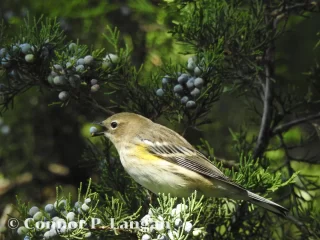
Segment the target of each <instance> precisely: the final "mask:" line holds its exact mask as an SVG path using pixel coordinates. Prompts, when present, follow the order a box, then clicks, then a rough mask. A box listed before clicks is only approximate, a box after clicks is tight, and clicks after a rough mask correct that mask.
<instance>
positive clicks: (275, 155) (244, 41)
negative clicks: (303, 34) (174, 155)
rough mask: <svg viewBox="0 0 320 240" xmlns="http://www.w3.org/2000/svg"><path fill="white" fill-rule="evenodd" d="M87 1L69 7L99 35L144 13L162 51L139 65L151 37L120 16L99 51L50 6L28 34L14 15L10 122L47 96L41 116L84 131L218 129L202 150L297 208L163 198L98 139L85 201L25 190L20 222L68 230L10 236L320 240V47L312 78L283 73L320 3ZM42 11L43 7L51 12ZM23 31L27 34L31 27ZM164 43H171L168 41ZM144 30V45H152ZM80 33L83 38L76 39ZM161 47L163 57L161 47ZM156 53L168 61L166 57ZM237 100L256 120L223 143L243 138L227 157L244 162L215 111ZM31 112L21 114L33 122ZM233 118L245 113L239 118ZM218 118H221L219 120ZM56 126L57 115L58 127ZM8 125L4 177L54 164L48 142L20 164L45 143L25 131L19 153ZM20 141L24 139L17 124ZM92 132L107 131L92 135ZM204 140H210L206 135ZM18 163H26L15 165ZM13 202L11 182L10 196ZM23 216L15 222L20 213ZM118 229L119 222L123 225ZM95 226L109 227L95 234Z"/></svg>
mask: <svg viewBox="0 0 320 240" xmlns="http://www.w3.org/2000/svg"><path fill="white" fill-rule="evenodd" d="M79 2H81V1H77V0H74V1H71V2H70V1H68V4H66V3H63V2H61V4H62V5H63V6H66V12H65V16H64V17H70V16H72V17H75V18H80V19H83V21H84V23H86V24H87V25H86V24H84V25H86V26H88V25H90V23H92V21H94V20H93V19H94V18H99V19H100V18H101V16H102V15H103V14H104V13H108V14H109V13H110V14H111V16H112V13H114V14H116V13H117V10H120V11H124V14H123V16H124V18H125V16H127V15H126V12H125V11H129V10H128V9H132V10H133V11H134V12H133V13H132V16H133V17H132V19H130V20H132V22H134V23H135V22H139V24H140V23H142V24H141V26H140V25H139V27H140V28H141V29H142V28H143V27H144V28H147V29H149V31H145V32H146V33H145V34H146V35H148V37H147V40H148V41H149V42H146V45H147V47H146V48H147V49H148V47H149V52H148V54H149V55H148V56H146V57H145V59H143V60H144V61H140V62H139V61H134V59H137V58H138V57H137V56H138V55H139V54H138V53H139V50H140V49H139V44H138V43H137V42H139V41H137V40H136V39H132V38H131V39H130V37H129V36H128V35H126V34H122V29H120V28H118V27H117V21H116V20H117V18H114V19H113V20H114V21H110V22H104V23H106V25H107V26H106V27H105V26H104V32H103V33H102V34H100V35H101V36H96V35H92V38H95V37H96V39H97V41H96V45H94V46H91V45H90V44H91V43H92V42H90V41H89V42H88V43H85V44H82V40H81V38H80V37H81V36H76V35H74V36H73V35H72V34H69V35H68V31H67V30H66V29H64V31H63V30H62V28H63V24H62V23H61V21H60V23H59V22H58V21H57V19H55V18H52V15H51V16H50V14H53V13H46V11H45V10H44V12H43V14H44V16H43V17H40V18H37V17H33V16H31V15H30V16H28V17H26V18H25V21H24V22H23V24H22V22H21V21H20V20H19V18H18V19H16V20H15V21H17V23H18V24H15V21H14V19H13V20H12V21H11V22H10V23H8V22H3V23H2V25H1V27H0V29H1V30H0V63H1V64H0V107H1V108H0V111H1V114H2V115H3V116H4V117H5V116H6V114H9V113H10V111H14V110H15V108H16V105H14V103H15V104H18V108H19V102H21V101H22V102H23V96H24V95H25V94H28V93H31V94H30V95H28V96H33V95H37V94H38V95H40V94H41V96H47V98H42V100H43V101H44V102H42V105H39V107H37V104H34V106H33V107H32V109H36V110H37V111H39V112H40V115H41V114H42V115H44V114H43V112H41V111H43V110H40V107H41V109H44V108H45V109H55V108H56V107H57V106H60V107H61V108H59V109H58V111H59V112H60V114H61V112H62V113H63V112H65V113H70V116H69V117H70V119H68V121H69V120H70V122H72V123H74V122H81V121H82V123H83V122H84V120H81V117H78V115H79V116H80V115H83V113H84V112H85V114H88V115H90V118H91V119H93V118H95V120H98V118H106V117H107V116H109V115H112V114H114V113H116V112H123V111H128V112H135V113H138V114H141V115H143V116H146V117H148V118H150V119H152V120H153V121H156V122H161V123H163V124H165V125H170V127H171V128H176V130H177V131H179V132H180V133H181V134H182V135H184V136H186V137H187V138H188V133H189V131H190V129H191V131H195V130H198V129H199V128H201V129H203V130H205V131H207V132H210V136H209V137H208V138H209V139H208V140H203V139H202V140H201V141H193V142H192V143H195V144H194V145H195V147H196V148H197V149H198V150H199V151H200V152H202V153H203V154H204V155H206V156H207V157H208V158H209V159H210V160H211V161H212V162H213V163H214V164H215V165H216V166H218V167H219V169H221V170H222V171H223V172H224V173H225V174H226V175H227V176H229V177H230V178H231V179H233V180H234V182H236V183H238V184H240V185H242V186H243V187H245V188H247V189H250V191H252V192H255V193H257V194H259V195H261V196H264V197H266V198H272V199H273V201H275V202H277V203H279V204H281V205H283V206H285V207H287V208H288V209H290V216H289V217H288V218H280V217H279V216H276V215H274V214H273V213H269V212H266V211H264V210H261V209H259V208H257V207H256V206H254V205H252V204H249V203H247V202H242V201H235V200H231V199H206V198H203V197H201V196H197V193H196V192H195V193H194V194H193V195H192V196H190V197H189V198H187V199H177V198H172V197H170V196H167V195H164V194H161V193H160V194H159V195H158V196H155V195H154V194H152V193H150V192H148V191H147V190H146V189H144V188H142V187H141V186H139V185H138V184H137V183H136V182H134V181H133V179H132V178H130V177H129V176H128V175H127V173H126V172H125V171H124V169H123V167H122V166H121V164H120V160H119V156H118V154H117V152H116V150H115V149H114V148H113V146H112V144H111V143H110V142H109V141H108V140H106V139H100V140H99V141H98V140H96V139H94V140H89V139H86V141H82V142H81V144H80V143H79V145H81V146H82V148H81V149H76V150H75V151H76V152H77V153H78V155H77V156H80V155H81V156H82V157H81V160H79V159H78V158H77V157H76V156H74V155H73V156H72V154H74V152H73V153H72V154H70V155H71V156H72V157H70V155H68V158H72V159H69V161H73V162H77V164H78V163H79V165H81V166H82V167H84V168H85V171H87V172H90V173H91V172H92V173H93V174H92V175H93V180H92V179H91V178H90V179H89V180H88V181H87V182H84V183H83V184H82V183H79V182H77V184H78V185H79V184H80V187H79V188H78V191H77V193H75V192H69V191H68V190H66V189H65V187H60V186H57V188H56V189H57V190H56V196H55V201H54V202H49V203H47V204H43V206H42V207H35V206H32V205H31V203H27V202H28V198H27V197H28V194H25V193H24V195H27V197H26V196H20V197H18V198H17V203H16V204H15V206H16V208H17V210H18V213H19V214H18V216H19V217H18V219H19V224H20V226H23V225H22V224H23V222H24V221H25V220H26V219H27V220H26V221H28V223H30V226H32V227H33V226H37V225H36V224H37V222H40V221H44V222H48V223H53V222H54V223H56V224H58V222H60V223H62V225H61V226H59V227H58V228H57V229H51V230H50V227H49V228H46V227H45V226H42V227H41V229H36V228H38V226H37V227H36V228H31V229H27V228H25V227H19V228H17V229H14V230H11V229H10V228H9V227H5V228H2V229H0V230H1V231H2V232H3V236H5V237H6V238H8V239H22V238H24V239H25V240H27V239H43V238H44V239H109V238H110V239H143V240H147V239H163V240H164V239H179V240H182V239H318V238H320V231H319V229H320V221H319V219H320V208H319V206H320V205H319V204H320V203H319V187H320V182H319V176H318V173H317V171H319V164H320V161H319V153H318V152H317V151H316V150H317V147H314V145H317V144H319V137H320V134H319V132H320V130H319V129H320V127H319V124H318V121H317V120H318V119H319V118H320V113H319V99H320V98H319V97H320V92H319V87H320V84H319V82H320V66H319V59H318V58H319V45H320V40H317V41H316V42H315V43H313V45H312V46H311V47H312V49H313V53H314V56H315V57H313V58H312V60H309V63H310V64H309V65H308V66H306V67H305V69H304V71H303V74H300V75H299V77H297V76H295V77H294V78H292V79H290V78H288V76H290V75H285V74H284V73H283V72H281V71H282V70H281V66H282V63H278V61H279V58H278V56H281V47H279V46H278V45H280V43H279V41H281V39H283V38H285V37H286V36H287V34H288V32H289V31H290V30H292V29H294V27H295V25H294V23H295V21H299V20H298V19H300V18H299V17H311V18H312V17H313V18H316V19H317V16H316V13H319V9H320V2H319V1H302V0H300V1H298V0H290V1H287V0H281V1H280V0H268V1H262V0H258V1H249V0H248V1H237V0H235V1H227V0H224V1H220V0H190V1H186V0H175V1H171V0H170V1H169V0H167V1H164V2H161V3H160V4H158V3H157V4H155V2H156V1H153V2H151V1H150V2H149V1H146V0H140V1H128V4H127V6H125V7H127V8H121V7H119V6H117V4H110V8H107V6H106V5H105V4H104V3H99V4H97V5H96V6H94V7H92V8H90V10H86V11H75V12H73V8H74V6H76V5H77V4H78V3H79ZM85 3H87V4H88V5H89V1H88V2H87V1H82V4H80V5H77V6H78V8H82V7H83V8H86V7H87V5H85ZM57 4H58V3H57ZM34 7H35V9H36V10H39V6H37V5H35V6H34ZM103 9H107V10H105V11H103ZM36 10H35V11H36ZM78 10H79V9H78ZM113 11H114V12H113ZM57 15H58V14H57ZM47 16H48V17H47ZM141 16H143V17H141ZM128 21H129V20H128ZM132 22H131V23H132ZM147 23H148V24H147ZM17 25H21V27H20V31H18V30H17V28H16V26H17ZM99 26H100V25H99ZM9 29H11V31H9ZM86 29H88V28H86ZM159 29H160V30H159ZM123 30H124V32H125V31H126V29H123ZM13 33H14V34H13ZM165 33H166V34H167V33H170V35H167V36H165V37H160V35H161V34H165ZM95 34H97V33H95ZM135 34H136V35H135V36H136V37H137V39H139V37H141V36H138V33H135ZM313 34H314V35H316V34H317V32H314V33H313ZM70 36H71V37H72V38H74V39H73V40H70ZM317 37H318V38H319V33H318V34H317ZM77 38H78V40H75V39H77ZM79 38H80V39H79ZM90 39H91V38H90ZM91 41H93V40H91ZM136 41H137V42H136ZM142 42H143V41H142ZM101 45H103V46H104V47H101ZM96 46H97V47H96ZM152 46H157V47H158V49H157V47H154V49H153V47H152ZM161 46H164V47H163V49H162V50H159V49H161ZM309 47H310V46H309ZM173 49H174V50H173ZM279 49H280V50H279ZM143 51H147V50H141V52H143ZM157 51H159V52H158V53H157ZM290 51H295V49H293V48H292V49H290ZM172 52H173V53H174V54H172ZM156 53H157V54H156ZM169 53H171V55H170V54H169ZM155 55H156V56H159V55H160V56H161V55H163V57H162V59H161V60H159V59H158V58H157V57H155ZM167 55H168V56H169V55H170V56H171V59H168V58H167V57H166V56H167ZM176 55H177V56H176ZM314 59H315V60H314ZM159 62H160V63H159ZM297 79H298V80H297ZM35 89H36V91H35ZM38 92H40V94H39V93H38ZM52 96H54V97H53V98H52ZM225 98H231V101H234V102H238V101H239V102H240V101H241V102H243V103H244V104H245V107H244V105H241V109H238V111H239V112H245V114H246V115H247V116H245V117H244V119H245V121H241V124H238V125H237V126H232V127H229V126H226V127H227V128H228V129H229V134H228V136H227V137H226V136H222V137H224V138H229V139H231V140H232V142H231V143H230V144H229V145H228V146H230V145H231V146H232V147H230V148H229V149H228V150H229V152H231V154H229V155H228V156H229V157H230V156H231V157H232V159H235V160H230V159H222V158H219V157H217V156H216V154H215V151H216V149H215V150H214V149H213V147H212V146H211V145H213V144H211V142H210V140H211V139H210V138H212V136H211V132H212V128H210V125H212V124H214V123H215V122H214V121H213V120H212V119H213V117H212V113H218V114H219V111H216V110H215V107H216V106H217V105H218V104H219V102H221V101H223V99H225ZM37 108H38V109H37ZM30 109H31V108H30ZM70 109H71V110H70ZM27 110H28V109H24V107H21V108H20V111H22V112H23V111H27ZM46 111H49V110H46ZM228 114H230V115H231V116H233V115H238V113H237V112H229V113H228ZM240 114H241V113H239V115H240ZM52 115H54V114H52ZM243 115H244V114H243ZM38 116H39V115H38ZM59 116H60V117H61V115H59ZM216 118H219V116H214V119H216ZM4 119H5V118H4ZM220 120H222V124H224V125H225V124H226V123H225V122H224V120H223V119H220ZM12 122H13V123H14V124H13V125H14V126H15V127H19V126H21V124H23V123H21V122H22V120H19V121H18V120H16V121H14V120H13V121H12ZM50 122H51V119H49V120H48V121H47V123H49V124H50ZM72 123H71V124H72ZM6 124H7V123H6ZM8 124H9V123H8ZM52 124H53V123H52ZM63 124H64V122H61V125H63ZM240 125H241V126H240ZM3 126H7V125H4V124H3V123H2V122H1V119H0V127H1V132H2V135H3V136H2V135H1V136H0V140H1V146H0V159H4V164H3V166H4V169H3V170H1V171H0V180H1V179H5V178H11V179H13V178H15V175H18V174H19V173H21V169H23V167H21V168H20V169H18V170H17V171H16V172H14V171H12V172H10V174H11V175H10V174H5V173H6V171H11V170H10V169H11V168H10V166H11V165H10V164H9V163H8V162H9V160H8V159H12V162H18V160H17V159H19V160H20V161H21V162H22V161H24V160H25V163H23V166H26V167H27V168H30V169H31V168H33V167H34V171H38V172H40V171H41V170H42V169H43V165H42V164H43V163H42V162H41V161H38V162H37V160H31V158H32V157H30V156H32V151H33V150H34V149H37V146H34V145H32V149H31V150H30V149H29V147H28V146H26V147H25V148H24V149H23V150H21V153H22V155H21V156H20V155H19V154H17V149H19V148H20V146H25V143H27V144H28V143H30V146H31V143H32V142H33V141H32V138H28V137H27V136H26V137H24V134H25V135H27V134H26V133H27V130H23V131H22V130H21V132H19V140H18V141H17V142H15V143H16V145H12V146H11V145H10V146H9V144H7V143H8V142H10V141H13V140H10V136H11V134H14V133H10V129H8V127H7V128H6V129H5V128H4V127H3ZM86 126H87V128H85V132H86V133H85V134H83V135H85V136H89V134H88V133H89V127H88V126H89V124H87V125H86ZM42 127H43V128H45V127H46V126H42ZM78 130H79V129H78ZM11 131H15V130H14V128H12V130H11ZM40 131H41V130H40ZM44 131H45V130H44ZM91 131H96V130H95V129H93V128H91V129H90V132H91ZM17 135H18V134H17ZM66 135H68V133H66V134H65V135H64V136H66ZM203 136H204V138H205V134H204V135H203ZM203 136H202V137H203ZM6 137H8V138H7V140H6V141H5V138H6ZM193 137H198V136H197V135H196V134H194V136H193ZM21 138H22V139H25V140H26V142H24V140H22V139H21ZM13 139H14V138H13ZM61 139H63V137H62V138H61ZM61 139H60V140H61ZM221 142H223V140H221ZM59 144H61V143H59ZM72 144H73V143H72V142H71V141H68V140H63V142H62V144H61V145H63V146H64V148H69V145H72ZM61 145H60V146H61ZM21 148H22V147H21ZM70 148H71V146H70ZM309 151H310V152H312V153H311V154H310V153H309ZM66 152H67V151H66ZM11 154H12V156H14V157H12V158H10V156H11ZM62 155H63V154H62ZM24 158H25V159H24ZM70 166H71V165H70ZM309 166H312V167H311V168H309ZM2 175H3V176H2ZM43 175H45V174H43ZM43 175H41V174H39V175H37V174H35V176H36V177H35V178H36V180H39V182H41V181H42V180H44V179H47V178H46V177H44V176H43ZM88 175H89V174H88ZM86 177H87V176H86ZM88 178H89V177H88ZM88 178H87V179H88ZM83 181H85V179H83ZM73 183H74V182H73ZM0 184H1V182H0ZM54 184H56V182H55V181H54ZM57 185H59V184H57ZM17 186H19V184H17ZM3 189H5V188H3ZM17 193H18V195H20V194H22V195H23V193H21V192H17ZM2 194H3V193H2V191H1V185H0V196H1V195H2ZM29 197H30V196H29ZM10 200H12V199H10ZM38 200H39V199H38ZM39 202H40V201H39ZM41 204H42V203H41ZM16 216H17V214H16V213H13V214H11V213H10V217H16ZM111 219H113V220H112V221H114V222H112V223H111V222H110V221H111ZM81 220H82V221H83V222H85V223H86V224H84V225H83V228H81V227H80V228H75V229H69V228H70V227H69V228H68V227H66V226H63V223H64V224H65V225H67V226H68V224H69V223H72V222H74V223H77V224H79V222H81ZM100 220H101V222H99V221H100ZM92 222H94V223H99V224H97V226H96V227H95V228H93V227H92V225H91V223H92ZM130 222H133V225H134V226H135V224H136V222H137V224H139V228H135V227H132V228H131V227H129V228H127V227H126V223H130ZM159 223H160V225H159ZM113 224H114V226H116V228H113ZM7 226H8V225H7Z"/></svg>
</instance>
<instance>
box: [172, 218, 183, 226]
mask: <svg viewBox="0 0 320 240" xmlns="http://www.w3.org/2000/svg"><path fill="white" fill-rule="evenodd" d="M182 223H183V222H182V220H181V219H180V218H177V219H176V220H174V226H175V227H176V228H178V227H180V226H181V225H182Z"/></svg>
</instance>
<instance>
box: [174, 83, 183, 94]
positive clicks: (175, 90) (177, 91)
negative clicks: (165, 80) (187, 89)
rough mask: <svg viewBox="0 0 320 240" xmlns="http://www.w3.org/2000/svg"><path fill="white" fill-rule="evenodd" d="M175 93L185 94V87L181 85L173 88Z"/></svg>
mask: <svg viewBox="0 0 320 240" xmlns="http://www.w3.org/2000/svg"><path fill="white" fill-rule="evenodd" d="M173 91H174V92H175V93H183V86H182V85H180V84H177V85H175V86H174V87H173Z"/></svg>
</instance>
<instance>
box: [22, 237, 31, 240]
mask: <svg viewBox="0 0 320 240" xmlns="http://www.w3.org/2000/svg"><path fill="white" fill-rule="evenodd" d="M30 239H31V238H30V237H29V236H25V237H24V239H23V240H30Z"/></svg>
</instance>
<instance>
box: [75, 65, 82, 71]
mask: <svg viewBox="0 0 320 240" xmlns="http://www.w3.org/2000/svg"><path fill="white" fill-rule="evenodd" d="M76 71H77V72H83V71H84V66H83V65H78V66H76Z"/></svg>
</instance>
